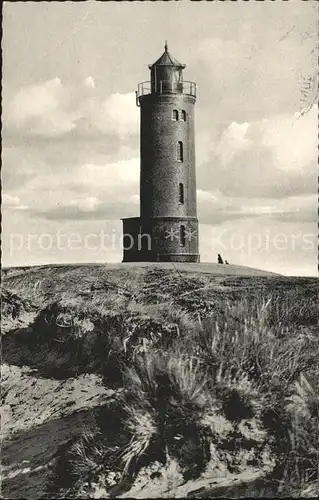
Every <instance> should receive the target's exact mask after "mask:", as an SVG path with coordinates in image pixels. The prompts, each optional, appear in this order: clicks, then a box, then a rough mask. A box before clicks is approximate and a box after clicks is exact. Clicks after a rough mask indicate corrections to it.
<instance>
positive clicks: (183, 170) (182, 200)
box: [122, 43, 199, 262]
mask: <svg viewBox="0 0 319 500" xmlns="http://www.w3.org/2000/svg"><path fill="white" fill-rule="evenodd" d="M149 69H150V81H145V82H142V83H139V84H138V88H137V91H136V104H137V106H138V107H139V108H140V161H141V166H140V216H139V217H130V218H125V219H122V221H123V262H141V261H148V262H155V261H162V262H199V250H198V219H197V207H196V171H195V129H194V107H195V102H196V84H195V83H194V82H190V81H185V80H184V75H183V71H184V69H185V64H181V63H179V62H178V61H177V60H176V59H175V58H174V57H173V56H172V55H171V54H170V52H169V51H168V46H167V43H165V50H164V53H163V54H162V56H161V57H160V58H159V59H158V60H157V61H156V62H155V63H154V64H151V65H149Z"/></svg>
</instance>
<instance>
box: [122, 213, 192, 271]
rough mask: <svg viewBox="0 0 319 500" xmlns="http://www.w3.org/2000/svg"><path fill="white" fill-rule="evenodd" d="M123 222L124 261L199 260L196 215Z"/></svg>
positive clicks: (130, 219)
mask: <svg viewBox="0 0 319 500" xmlns="http://www.w3.org/2000/svg"><path fill="white" fill-rule="evenodd" d="M122 221H123V260H122V262H200V256H199V252H198V220H197V218H196V217H154V218H151V219H148V220H142V219H141V218H140V217H130V218H125V219H122Z"/></svg>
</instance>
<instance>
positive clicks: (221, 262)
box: [218, 253, 224, 264]
mask: <svg viewBox="0 0 319 500" xmlns="http://www.w3.org/2000/svg"><path fill="white" fill-rule="evenodd" d="M218 264H224V261H223V259H222V256H221V255H220V253H219V254H218Z"/></svg>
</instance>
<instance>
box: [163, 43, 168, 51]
mask: <svg viewBox="0 0 319 500" xmlns="http://www.w3.org/2000/svg"><path fill="white" fill-rule="evenodd" d="M164 49H165V52H167V50H168V45H167V40H165V45H164Z"/></svg>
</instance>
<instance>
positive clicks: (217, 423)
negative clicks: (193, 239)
mask: <svg viewBox="0 0 319 500" xmlns="http://www.w3.org/2000/svg"><path fill="white" fill-rule="evenodd" d="M226 273H227V274H226ZM317 283H318V282H317V280H316V279H311V278H287V277H282V276H278V275H271V274H267V273H265V272H262V271H260V272H258V271H256V270H250V269H248V268H239V267H235V266H217V265H214V264H211V265H210V264H203V265H200V266H199V265H197V264H194V265H180V266H176V265H174V266H172V265H170V264H167V265H166V264H165V265H162V264H155V265H106V266H104V265H77V266H39V267H34V268H25V269H18V268H16V269H8V270H6V271H5V274H4V277H3V292H2V330H3V333H4V335H3V339H2V347H3V355H2V361H3V366H2V386H3V389H2V429H1V432H2V437H3V450H2V455H3V473H2V475H3V478H4V480H3V485H2V487H3V496H4V497H7V498H20V497H23V498H41V497H48V498H63V497H82V498H83V497H86V498H87V497H90V498H97V497H99V496H103V497H107V496H110V497H114V496H116V497H135V498H150V497H185V496H187V495H189V496H192V497H201V496H231V497H234V496H235V497H236V496H237V497H239V496H266V495H270V496H274V495H276V496H285V495H294V496H297V497H298V496H315V495H316V493H319V490H318V463H319V460H318V458H319V455H318V453H319V450H318V437H319V436H318V402H319V398H318V386H319V367H318V358H319V356H318V354H319V346H318V336H317V291H318V288H317Z"/></svg>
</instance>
